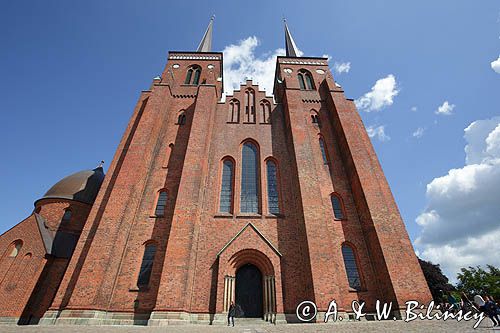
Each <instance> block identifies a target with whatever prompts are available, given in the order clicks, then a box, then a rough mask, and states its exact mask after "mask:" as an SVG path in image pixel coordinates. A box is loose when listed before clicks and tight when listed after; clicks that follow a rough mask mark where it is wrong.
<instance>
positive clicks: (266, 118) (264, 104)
mask: <svg viewBox="0 0 500 333" xmlns="http://www.w3.org/2000/svg"><path fill="white" fill-rule="evenodd" d="M260 109H261V113H262V123H263V124H269V122H270V116H271V104H270V103H269V101H267V100H263V101H261V102H260Z"/></svg>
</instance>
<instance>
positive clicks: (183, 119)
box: [177, 111, 186, 125]
mask: <svg viewBox="0 0 500 333" xmlns="http://www.w3.org/2000/svg"><path fill="white" fill-rule="evenodd" d="M185 123H186V114H185V113H184V111H181V113H180V114H179V116H178V117H177V125H184V124H185Z"/></svg>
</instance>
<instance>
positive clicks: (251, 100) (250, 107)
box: [245, 89, 255, 123]
mask: <svg viewBox="0 0 500 333" xmlns="http://www.w3.org/2000/svg"><path fill="white" fill-rule="evenodd" d="M245 103H246V105H245V122H247V123H255V92H254V91H253V89H247V90H246V91H245Z"/></svg>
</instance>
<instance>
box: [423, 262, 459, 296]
mask: <svg viewBox="0 0 500 333" xmlns="http://www.w3.org/2000/svg"><path fill="white" fill-rule="evenodd" d="M418 262H419V263H420V267H421V268H422V272H423V273H424V276H425V279H426V280H427V284H428V285H429V289H430V291H431V294H432V298H433V299H434V300H435V301H439V300H440V299H441V296H442V293H441V290H442V291H444V292H450V291H453V290H454V289H455V288H454V287H453V286H452V285H451V284H450V283H449V282H448V278H447V277H446V276H445V275H444V274H443V272H442V271H441V267H439V265H436V264H433V263H431V262H430V261H425V260H422V259H420V258H419V259H418Z"/></svg>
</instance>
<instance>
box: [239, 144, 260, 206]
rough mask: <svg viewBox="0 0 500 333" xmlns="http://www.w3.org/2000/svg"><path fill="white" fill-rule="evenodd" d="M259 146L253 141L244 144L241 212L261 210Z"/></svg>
mask: <svg viewBox="0 0 500 333" xmlns="http://www.w3.org/2000/svg"><path fill="white" fill-rule="evenodd" d="M258 156H259V154H258V151H257V147H255V145H254V144H253V143H251V142H247V143H245V144H244V145H243V149H242V165H241V203H240V205H241V212H242V213H258V212H259V184H258V182H259V171H258V170H259V166H258Z"/></svg>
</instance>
